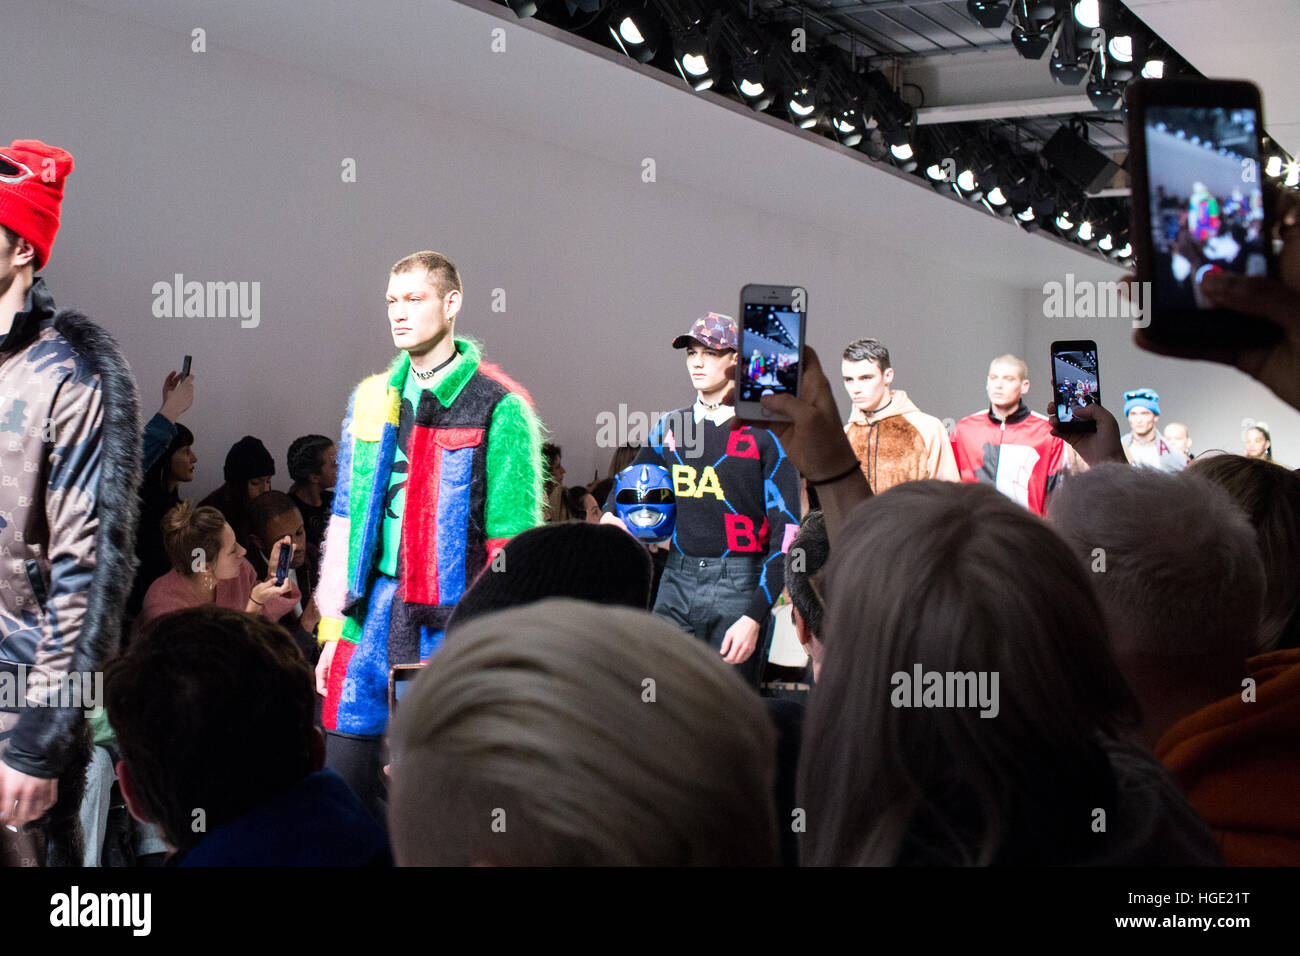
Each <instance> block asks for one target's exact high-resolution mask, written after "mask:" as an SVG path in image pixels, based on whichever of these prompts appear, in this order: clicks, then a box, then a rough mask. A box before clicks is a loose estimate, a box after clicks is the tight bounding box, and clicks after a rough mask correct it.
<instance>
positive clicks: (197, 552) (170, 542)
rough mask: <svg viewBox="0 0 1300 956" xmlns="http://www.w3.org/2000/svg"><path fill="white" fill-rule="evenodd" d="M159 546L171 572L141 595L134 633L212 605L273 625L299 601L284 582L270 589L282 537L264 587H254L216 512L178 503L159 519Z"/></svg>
mask: <svg viewBox="0 0 1300 956" xmlns="http://www.w3.org/2000/svg"><path fill="white" fill-rule="evenodd" d="M163 545H164V546H165V547H166V549H167V556H168V558H169V559H170V560H171V564H172V569H171V570H170V571H168V572H167V573H166V574H164V575H163V576H162V577H160V578H158V580H156V581H154V582H153V584H152V585H150V587H149V591H148V593H146V594H145V598H144V607H143V609H142V610H141V612H140V618H139V620H138V621H137V622H136V626H137V627H143V626H144V625H146V624H148V623H149V622H150V621H152V620H153V619H154V618H156V617H159V616H160V615H163V614H167V613H168V612H170V611H178V610H180V609H182V608H188V607H200V606H202V605H204V604H215V605H218V606H220V607H228V608H231V609H233V610H236V611H246V612H248V613H249V614H257V615H260V616H262V617H265V618H267V619H269V620H271V621H276V620H279V619H280V618H281V617H283V616H284V615H285V614H286V613H288V612H289V611H290V610H292V609H293V607H294V606H295V605H296V604H297V603H298V601H299V599H300V598H301V595H300V594H299V593H298V589H297V588H296V587H294V586H293V585H292V584H291V583H290V582H289V580H288V579H287V578H286V579H285V581H284V583H283V584H278V585H277V584H276V583H275V568H276V562H277V561H278V560H279V556H280V549H281V548H292V547H293V545H292V543H291V542H290V540H289V537H288V535H286V536H285V537H283V538H281V539H280V540H279V541H277V542H276V543H275V545H274V546H273V548H272V553H271V561H270V565H269V568H268V572H267V578H266V580H265V581H258V580H257V574H256V572H255V571H254V570H253V566H252V565H251V564H249V563H248V561H247V560H246V559H245V558H244V555H245V554H246V553H247V552H245V551H244V548H243V547H242V546H241V545H240V544H239V542H237V541H236V540H235V532H234V530H233V529H232V528H231V527H230V525H229V524H227V523H226V519H225V518H223V517H222V516H221V512H220V511H218V510H217V509H216V508H195V507H194V506H193V505H191V504H189V503H188V502H181V503H180V504H179V505H177V506H176V507H175V508H173V509H172V510H171V511H169V512H167V515H166V516H165V517H164V518H163Z"/></svg>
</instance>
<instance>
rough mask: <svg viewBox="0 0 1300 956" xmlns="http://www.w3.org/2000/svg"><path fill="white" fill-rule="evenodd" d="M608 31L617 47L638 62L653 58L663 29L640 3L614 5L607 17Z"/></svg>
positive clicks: (660, 41)
mask: <svg viewBox="0 0 1300 956" xmlns="http://www.w3.org/2000/svg"><path fill="white" fill-rule="evenodd" d="M609 33H610V36H612V37H613V38H614V42H615V43H616V44H618V48H619V49H620V50H622V51H623V52H624V53H625V54H626V55H627V56H629V57H631V58H632V59H633V60H636V61H637V62H638V63H649V62H650V61H651V60H653V59H654V58H655V55H656V54H657V53H658V52H659V46H660V44H661V43H662V42H663V29H662V28H661V27H660V25H659V24H658V23H657V22H655V20H654V19H653V17H651V16H649V15H648V14H647V12H646V8H645V7H644V6H642V5H641V4H635V3H634V4H623V5H622V6H619V7H616V8H615V9H614V12H613V14H612V15H611V16H610V18H609Z"/></svg>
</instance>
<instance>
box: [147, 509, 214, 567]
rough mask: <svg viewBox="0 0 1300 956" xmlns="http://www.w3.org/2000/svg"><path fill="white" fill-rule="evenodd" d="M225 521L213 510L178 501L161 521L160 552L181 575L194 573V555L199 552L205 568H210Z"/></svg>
mask: <svg viewBox="0 0 1300 956" xmlns="http://www.w3.org/2000/svg"><path fill="white" fill-rule="evenodd" d="M225 529H226V518H225V515H223V514H222V513H221V512H220V511H218V510H217V509H216V508H209V507H203V508H195V507H194V506H193V505H191V504H190V503H189V502H188V501H182V502H181V503H180V504H178V505H177V506H176V507H175V508H172V509H171V510H170V511H168V512H167V513H166V514H165V515H163V519H162V533H163V548H164V549H165V550H166V552H167V558H168V560H170V561H171V563H172V567H173V568H175V569H176V570H177V572H179V573H180V574H182V575H186V576H188V575H190V574H193V573H194V570H193V568H194V557H195V555H194V552H195V551H199V550H201V551H202V552H203V563H204V566H205V567H211V566H212V565H214V564H215V563H216V561H217V557H218V555H220V553H221V536H222V532H224V531H225Z"/></svg>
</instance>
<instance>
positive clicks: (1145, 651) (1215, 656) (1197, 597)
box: [1048, 464, 1264, 746]
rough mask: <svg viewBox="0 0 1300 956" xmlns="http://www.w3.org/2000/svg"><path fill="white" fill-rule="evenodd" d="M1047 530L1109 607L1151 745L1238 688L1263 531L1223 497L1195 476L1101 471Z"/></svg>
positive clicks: (1254, 622)
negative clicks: (1061, 540)
mask: <svg viewBox="0 0 1300 956" xmlns="http://www.w3.org/2000/svg"><path fill="white" fill-rule="evenodd" d="M1048 520H1049V521H1050V522H1051V523H1052V525H1053V526H1054V527H1055V528H1056V529H1057V531H1059V532H1060V534H1061V535H1062V536H1063V537H1064V538H1065V540H1066V542H1067V544H1068V545H1069V546H1070V549H1071V550H1072V551H1073V552H1074V554H1075V556H1076V559H1077V561H1078V563H1079V567H1080V570H1081V571H1082V572H1083V573H1084V575H1085V576H1086V577H1088V578H1089V579H1091V582H1092V586H1093V587H1094V588H1095V589H1096V592H1097V595H1098V597H1099V598H1100V599H1101V603H1102V606H1103V607H1104V608H1105V613H1106V620H1107V624H1108V625H1109V629H1110V636H1111V641H1112V643H1113V646H1114V649H1115V654H1116V657H1117V658H1118V660H1119V664H1120V666H1121V668H1122V669H1123V670H1124V673H1125V676H1126V677H1127V678H1128V680H1129V683H1130V684H1131V686H1132V687H1133V688H1134V690H1135V691H1136V692H1137V694H1138V697H1139V699H1140V700H1141V702H1142V707H1143V711H1144V719H1143V725H1142V737H1143V739H1144V741H1145V742H1146V743H1147V744H1148V745H1149V746H1154V745H1155V743H1156V741H1158V740H1159V739H1160V737H1161V736H1162V735H1163V733H1164V731H1166V730H1168V728H1169V727H1170V726H1171V725H1172V724H1173V723H1175V722H1177V721H1178V720H1180V719H1181V718H1182V717H1185V716H1186V715H1188V714H1190V713H1192V712H1193V711H1195V710H1199V709H1200V708H1201V707H1204V706H1206V705H1207V704H1210V703H1212V702H1213V701H1215V700H1218V699H1220V698H1222V697H1226V696H1227V695H1229V694H1231V693H1233V692H1234V691H1235V690H1239V689H1240V679H1241V674H1242V673H1243V671H1244V662H1245V659H1246V658H1247V657H1248V656H1250V655H1251V654H1252V653H1253V652H1254V651H1255V649H1256V646H1257V644H1258V642H1259V634H1260V607H1261V600H1262V595H1263V581H1264V576H1263V569H1262V567H1261V564H1260V559H1259V554H1258V549H1257V546H1256V544H1255V532H1254V529H1252V528H1251V526H1250V523H1249V522H1248V521H1247V520H1246V516H1245V515H1244V514H1243V513H1242V511H1241V509H1240V508H1239V507H1238V506H1237V504H1236V503H1235V502H1233V500H1232V499H1231V498H1230V497H1229V495H1228V493H1227V492H1226V491H1224V490H1223V489H1222V488H1220V487H1218V486H1217V485H1215V484H1213V483H1211V482H1210V481H1207V480H1206V479H1205V478H1203V477H1200V476H1199V475H1197V474H1196V473H1188V474H1168V473H1166V472H1160V471H1156V470H1153V469H1149V468H1129V467H1126V466H1125V465H1119V464H1106V465H1099V466H1097V467H1095V468H1092V469H1090V470H1088V471H1086V472H1084V473H1083V474H1081V475H1078V476H1075V477H1072V478H1071V479H1070V481H1069V482H1068V484H1067V485H1066V486H1065V487H1064V488H1062V489H1061V491H1060V492H1059V493H1058V494H1057V495H1056V496H1055V498H1054V500H1053V502H1052V504H1051V507H1050V510H1049V512H1048Z"/></svg>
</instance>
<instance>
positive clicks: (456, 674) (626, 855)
mask: <svg viewBox="0 0 1300 956" xmlns="http://www.w3.org/2000/svg"><path fill="white" fill-rule="evenodd" d="M775 747H776V739H775V732H774V730H773V729H772V725H771V722H770V720H769V719H768V716H767V713H766V711H765V710H764V708H763V705H762V702H761V701H760V700H759V698H758V697H757V696H756V695H755V694H754V693H753V692H752V691H751V690H750V689H749V688H748V687H746V686H745V685H744V683H743V682H742V681H741V679H740V678H739V677H737V676H736V675H735V674H734V673H733V672H732V671H731V668H729V667H728V666H727V665H725V664H723V663H722V661H721V660H719V659H718V656H717V654H716V653H715V652H713V651H711V650H710V649H709V648H708V647H707V646H706V645H705V644H704V643H703V642H701V641H697V640H695V639H693V638H691V637H689V636H687V635H684V634H682V633H681V632H680V631H679V630H678V629H677V628H675V627H673V626H672V625H671V624H669V623H667V622H666V621H662V620H660V619H658V618H655V617H653V616H652V615H650V614H647V613H645V612H643V611H633V610H629V609H624V608H607V607H599V606H597V605H593V604H588V603H584V602H580V601H571V600H548V601H543V602H541V603H539V604H534V605H531V606H529V607H522V608H514V609H511V610H508V611H502V612H500V613H497V614H491V615H487V616H485V617H482V618H480V619H478V620H475V621H473V622H472V623H470V624H469V625H467V626H466V627H464V628H462V629H460V630H458V631H457V632H456V633H455V634H454V635H452V636H451V637H449V638H448V640H447V642H446V644H444V645H443V647H442V649H441V650H439V652H438V653H437V654H436V655H435V656H434V657H433V658H432V659H431V660H430V661H429V664H428V666H426V667H425V669H424V670H423V671H422V672H421V674H420V675H419V677H418V678H417V679H416V680H415V681H414V686H413V687H412V688H411V689H410V691H408V692H407V694H406V695H405V696H404V697H403V698H402V703H401V706H400V707H399V708H398V712H397V716H396V721H395V724H394V727H393V731H392V753H393V764H392V791H391V793H392V795H391V800H390V804H389V827H390V832H391V833H392V837H393V845H394V852H395V855H396V857H397V860H398V863H399V864H401V865H407V866H410V865H430V864H432V865H450V866H469V865H475V864H487V865H525V866H527V865H542V866H551V865H555V866H581V865H604V866H618V865H626V866H682V865H696V866H747V865H766V864H773V863H775V862H776V860H777V842H776V825H775V810H774V807H773V785H774V775H775Z"/></svg>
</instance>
